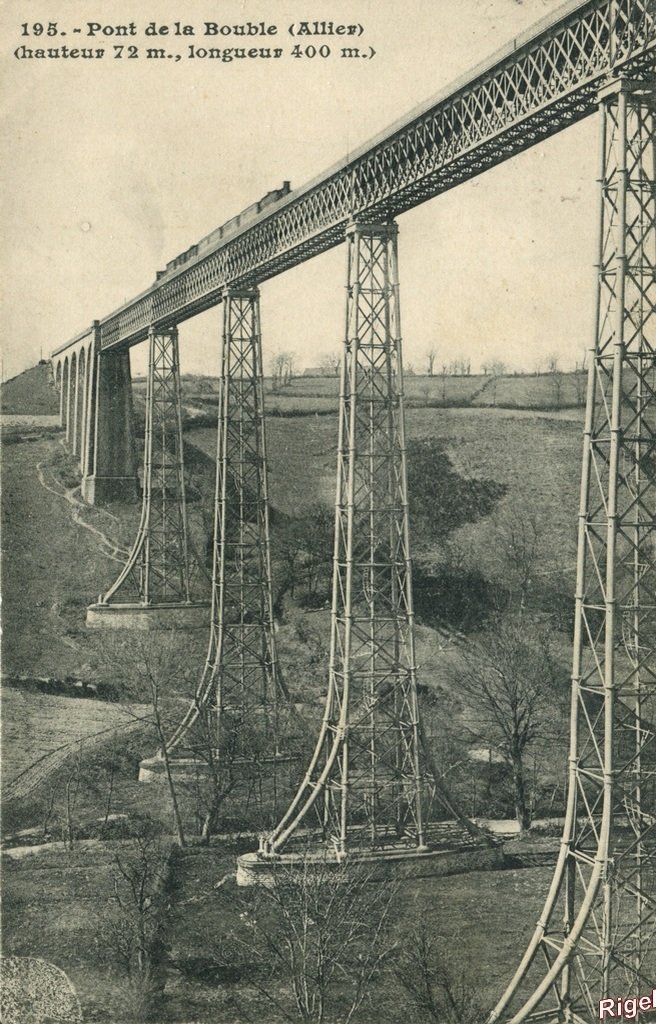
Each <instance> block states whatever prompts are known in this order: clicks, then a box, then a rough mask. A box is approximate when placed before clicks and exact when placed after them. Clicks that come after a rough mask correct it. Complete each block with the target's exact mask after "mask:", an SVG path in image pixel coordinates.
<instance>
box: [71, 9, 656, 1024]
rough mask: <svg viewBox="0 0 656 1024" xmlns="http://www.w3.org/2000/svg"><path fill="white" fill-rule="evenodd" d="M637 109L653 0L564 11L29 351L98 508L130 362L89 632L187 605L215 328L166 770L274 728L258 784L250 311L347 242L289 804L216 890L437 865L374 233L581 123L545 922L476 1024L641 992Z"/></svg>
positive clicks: (580, 1013) (651, 42)
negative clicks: (595, 187)
mask: <svg viewBox="0 0 656 1024" xmlns="http://www.w3.org/2000/svg"><path fill="white" fill-rule="evenodd" d="M655 96H656V3H655V2H654V0H584V2H578V0H576V2H570V3H566V4H565V5H564V6H563V7H561V8H560V9H559V10H558V11H557V12H555V13H554V14H552V15H550V16H549V17H548V18H546V19H544V20H543V21H542V22H540V23H539V24H538V25H536V26H535V27H534V29H533V30H532V31H531V32H529V33H527V34H525V35H523V36H521V37H519V38H517V39H514V40H513V41H512V42H511V43H510V44H509V45H508V46H507V47H506V48H504V49H503V50H501V51H499V52H498V53H496V54H495V55H494V56H493V57H492V58H491V59H490V60H489V61H487V62H486V63H485V64H484V65H482V66H480V67H477V68H475V69H474V70H473V71H472V72H470V73H469V74H467V75H466V76H464V77H463V78H462V79H460V80H459V81H457V82H455V83H453V85H452V86H451V87H450V88H449V89H447V90H445V91H444V92H443V93H441V94H440V95H438V96H436V97H434V98H433V99H431V100H430V101H428V102H427V103H425V104H424V105H422V106H421V107H419V108H417V109H415V110H413V111H412V112H411V113H410V114H409V115H408V116H407V117H405V118H403V119H402V120H401V121H399V122H397V123H396V124H394V125H392V126H391V127H390V128H388V129H387V130H386V131H385V132H383V133H382V134H381V135H380V136H379V137H377V138H376V139H374V140H372V141H371V142H370V143H368V144H367V145H365V146H363V147H362V148H361V149H360V150H359V151H357V152H356V153H354V154H351V155H350V156H349V157H348V159H346V160H344V161H343V162H342V163H340V164H337V165H336V166H334V167H332V168H330V169H329V170H328V171H326V172H325V173H324V174H322V175H321V176H319V177H318V178H316V179H315V180H313V181H311V182H310V183H308V184H307V185H305V186H304V187H302V188H300V189H295V190H293V191H291V192H289V194H286V195H284V196H282V197H281V198H280V199H279V200H276V202H274V203H272V204H271V205H266V206H265V207H264V208H262V209H260V208H259V207H257V208H256V209H255V210H253V209H252V208H250V214H249V216H248V217H243V218H242V217H240V218H238V222H237V223H235V222H234V221H233V222H232V223H231V228H230V230H227V231H219V230H218V229H217V231H215V232H213V233H212V235H210V236H208V238H207V239H204V240H202V241H201V242H200V243H199V244H198V246H193V247H192V249H191V250H189V251H188V252H187V253H184V254H181V256H180V257H178V258H177V259H176V260H175V261H173V263H174V264H175V265H174V266H172V267H169V268H167V271H165V272H163V273H161V274H159V275H158V277H157V280H156V281H155V282H154V284H153V285H152V286H151V287H150V288H149V289H147V290H146V291H145V292H143V293H142V294H140V295H138V296H137V297H136V298H135V299H133V300H132V301H131V302H129V303H127V304H126V305H125V306H123V307H122V308H121V309H119V310H117V311H115V312H114V313H111V314H109V315H108V316H106V317H105V318H104V319H102V320H99V321H97V322H95V323H94V324H93V325H92V326H91V327H90V328H89V329H88V330H87V331H86V332H83V333H82V334H80V335H79V336H78V337H76V338H74V339H72V340H71V341H69V342H67V343H66V344H64V345H62V346H61V347H60V348H58V349H57V350H56V351H55V352H53V354H52V362H53V368H54V373H55V378H56V380H57V381H58V383H59V384H60V387H61V411H62V426H63V427H65V429H66V434H67V438H68V441H69V444H70V446H71V449H72V451H74V452H75V454H76V455H78V456H79V458H80V465H81V469H82V488H83V493H84V495H85V497H86V499H87V500H88V501H90V502H94V503H96V502H98V503H99V502H108V501H112V500H116V499H125V498H130V497H136V495H137V491H138V482H137V474H136V470H135V453H134V435H133V428H132V410H131V386H130V371H129V349H130V347H131V346H133V345H136V344H139V343H141V342H143V341H145V340H146V339H148V343H149V352H150V359H149V376H148V391H147V408H146V437H145V449H144V473H143V504H142V518H141V524H140V527H139V531H138V536H137V539H136V541H135V545H134V548H133V551H132V553H131V555H130V558H129V559H128V562H127V563H126V566H125V568H124V569H123V571H122V573H121V574H120V575H119V577H118V579H117V580H116V581H115V583H114V584H113V586H112V587H110V589H109V590H108V591H107V592H106V593H105V595H104V596H103V598H102V599H101V601H100V602H99V606H97V607H96V609H95V612H93V613H92V617H91V619H90V620H89V621H90V624H94V620H93V615H94V614H95V615H96V617H97V618H102V617H103V615H104V616H106V622H107V623H108V624H111V622H112V615H113V614H114V613H116V612H117V610H119V609H120V608H121V607H122V608H123V609H125V608H126V607H128V608H131V609H135V608H138V609H140V610H141V611H142V612H143V613H144V615H145V616H148V615H151V614H153V613H154V612H157V613H163V612H166V611H167V610H179V609H180V608H182V607H184V606H188V605H189V603H190V593H189V573H188V547H187V537H186V515H185V495H184V474H183V459H184V455H183V448H182V436H181V422H180V393H179V367H178V335H177V328H178V325H179V324H180V323H182V322H183V321H184V320H186V319H188V318H190V317H192V316H194V315H195V314H197V313H199V312H201V311H203V310H205V309H208V308H210V307H212V306H215V305H218V304H221V305H222V309H223V344H222V356H221V359H222V363H221V397H220V404H219V430H218V448H217V474H216V501H215V521H214V560H213V588H212V610H211V627H210V641H209V648H208V655H207V660H206V664H205V668H204V670H203V672H202V674H201V678H200V682H199V684H198V688H197V692H196V695H195V698H194V700H193V701H192V703H191V705H190V708H189V711H188V713H187V715H186V716H185V717H184V719H183V721H182V722H181V723H180V726H179V727H178V729H177V730H176V731H175V733H174V735H173V736H172V737H171V741H170V744H169V746H170V749H171V750H173V751H175V750H176V749H177V750H178V751H179V753H180V755H181V756H182V755H183V754H185V755H186V754H188V753H189V751H190V749H191V751H192V753H193V746H194V744H193V735H194V729H195V728H197V726H198V724H199V722H200V721H202V720H203V716H204V714H205V712H208V711H209V713H210V716H211V718H212V721H213V723H214V727H215V729H216V732H215V734H214V735H215V737H216V751H217V756H218V758H219V764H220V758H221V749H222V748H221V743H222V740H221V736H222V735H225V731H226V728H227V727H228V725H227V723H228V724H229V722H230V720H231V718H232V719H233V720H234V719H235V717H236V719H237V721H244V720H245V719H251V720H252V718H253V717H254V715H255V714H256V713H257V714H258V715H260V716H261V718H262V721H267V722H269V723H273V724H271V726H270V727H271V729H272V732H271V737H272V738H271V751H272V756H271V764H272V766H273V767H272V771H274V769H275V765H276V763H277V757H278V745H277V739H276V737H275V735H274V730H275V721H276V716H277V709H278V708H279V707H280V706H281V702H284V701H286V700H287V697H288V694H287V692H286V687H285V684H284V680H282V678H281V674H280V671H279V667H278V663H277V656H276V651H275V637H274V629H273V613H272V606H271V568H270V552H269V530H268V502H267V481H266V446H265V440H264V427H265V418H264V408H263V396H262V360H261V327H260V315H259V291H258V289H259V286H260V285H261V284H262V283H263V282H264V281H266V280H267V279H268V278H270V277H272V276H274V275H276V274H279V273H281V272H283V271H285V270H286V269H288V268H289V267H292V266H294V265H296V264H298V263H300V262H302V261H304V260H307V259H310V258H311V257H313V256H315V255H317V254H318V253H321V252H323V251H325V250H327V249H329V248H331V247H332V246H336V245H339V244H341V243H345V248H346V252H347V268H348V269H347V317H346V337H345V344H344V353H343V359H342V369H341V390H340V412H339V438H338V460H337V500H336V508H335V549H334V562H333V598H332V610H331V645H330V663H329V666H328V693H327V698H326V707H325V711H324V717H323V721H322V724H321V728H320V731H319V736H318V739H317V744H316V748H315V751H314V754H313V755H312V757H311V760H310V764H309V766H308V768H307V770H306V772H305V774H304V776H303V777H302V779H299V783H298V790H297V792H296V795H295V796H294V797H293V799H292V800H291V803H290V804H289V807H288V809H287V810H286V812H285V813H284V814H283V815H282V816H281V817H280V818H279V821H278V824H277V825H276V827H275V828H273V829H271V830H270V831H269V832H268V833H267V834H266V836H264V837H263V840H262V843H261V846H260V849H259V851H257V852H256V853H255V852H254V853H253V854H249V855H245V856H243V857H242V858H240V862H239V870H238V877H240V878H241V880H242V881H243V882H253V881H258V880H259V881H263V880H264V881H267V880H270V879H271V877H272V876H273V875H275V871H276V870H277V869H278V868H279V866H280V865H281V864H287V865H288V866H292V865H294V864H295V863H298V858H299V854H298V842H299V837H300V836H301V835H303V834H306V832H307V827H308V825H309V824H310V823H312V822H314V821H316V820H318V821H319V822H320V826H321V828H320V831H319V834H318V838H317V846H316V849H315V851H314V852H315V853H316V855H317V856H321V857H323V858H324V859H328V860H329V861H330V862H331V863H334V864H338V863H340V862H341V861H343V860H344V858H351V859H353V860H355V861H358V860H365V861H366V862H367V863H369V864H371V863H373V862H374V861H375V862H376V863H377V864H378V866H379V867H380V866H381V865H382V866H383V867H386V868H389V869H390V870H391V869H392V868H393V869H397V870H401V871H404V870H414V869H416V868H417V869H418V870H422V865H425V864H426V863H427V861H428V860H430V859H431V858H433V862H434V863H437V862H438V861H439V859H440V857H442V856H443V855H446V856H447V859H448V856H449V855H450V852H452V851H449V850H448V849H445V848H444V846H443V845H442V846H440V843H439V840H436V839H435V831H434V829H433V830H431V829H432V825H431V820H430V813H429V811H430V807H431V806H433V805H434V804H435V803H436V802H438V803H439V802H440V801H441V802H442V805H443V809H444V806H445V805H446V806H447V810H449V808H448V799H447V798H446V797H445V794H444V793H441V792H439V787H438V786H437V785H436V781H435V773H434V772H432V771H431V764H430V760H431V754H430V750H428V749H427V745H426V742H425V740H424V739H423V735H422V731H421V722H420V718H419V714H418V706H417V687H416V666H415V659H414V641H413V609H412V583H411V559H410V548H409V531H408V511H407V484H406V468H405V440H404V416H403V386H402V381H403V373H402V353H401V341H400V325H399V308H398V296H399V278H398V266H397V246H396V224H395V218H396V217H398V216H399V215H400V214H402V213H403V212H404V211H406V210H408V209H410V208H411V207H413V206H416V205H418V204H420V203H423V202H425V201H427V200H429V199H431V198H433V197H435V196H437V195H439V194H440V193H442V192H445V191H447V190H448V189H451V188H454V187H456V186H457V185H459V184H460V183H462V182H464V181H466V180H468V179H470V178H472V177H474V176H475V175H478V174H480V173H482V172H484V171H485V170H486V169H487V168H489V167H492V166H494V165H496V164H498V163H500V162H501V161H504V160H507V159H510V158H512V157H513V156H514V155H516V154H517V153H519V152H521V151H522V150H524V149H526V148H527V147H529V146H532V145H534V144H535V143H537V142H539V141H541V140H542V139H544V138H546V137H548V136H550V135H553V134H554V133H556V132H559V131H561V130H563V129H566V128H568V127H569V126H570V125H572V124H574V123H575V122H576V121H579V120H580V119H582V118H585V117H588V116H590V115H592V114H595V115H596V116H597V118H598V120H599V139H600V171H599V245H598V282H597V290H596V295H595V297H594V304H595V309H596V321H595V323H596V326H595V336H594V338H593V340H592V343H591V346H590V360H589V367H590V369H589V377H588V393H587V405H586V421H585V429H584V437H583V460H582V474H581V501H580V514H579V520H578V559H577V580H576V593H575V595H574V598H575V627H574V637H573V657H572V687H571V729H570V748H569V757H568V796H567V806H566V817H565V824H564V828H563V835H562V840H561V845H560V852H559V856H558V862H557V865H556V868H555V872H554V877H553V881H552V884H551V887H550V889H549V892H548V894H547V897H546V900H545V905H544V909H543V912H542V914H541V915H540V918H539V920H538V922H537V924H536V927H535V931H534V933H533V936H532V938H531V940H530V942H529V945H528V947H527V950H526V953H525V955H524V957H523V958H522V961H521V963H520V965H519V966H518V968H517V971H516V973H515V975H514V977H513V978H512V979H511V980H510V982H509V984H508V986H507V988H506V990H505V992H504V994H503V995H502V997H501V998H500V1000H499V1002H498V1004H497V1007H496V1008H495V1010H494V1011H493V1013H492V1015H491V1017H490V1022H493V1021H499V1022H501V1021H503V1022H507V1024H520V1022H523V1021H535V1022H537V1021H543V1022H546V1024H592V1022H593V1021H594V1020H596V1019H598V1017H599V1003H600V1000H606V1003H605V1005H606V1007H608V1005H609V1003H610V1002H613V997H616V996H617V995H618V994H619V993H620V992H629V991H630V993H631V994H633V993H637V992H639V993H641V994H642V993H645V994H646V993H649V992H650V991H651V989H652V987H653V982H654V978H656V949H655V944H654V935H656V720H655V708H656V622H655V618H656V561H655V559H654V551H655V550H656V474H655V466H656V457H655V455H656V187H655V149H656V129H655V117H656V112H655V108H656V99H655ZM235 495H236V498H235ZM231 503H232V504H233V505H234V504H236V505H237V506H238V511H237V513H236V520H237V523H236V526H235V525H234V518H235V512H234V508H233V509H232V510H231V511H232V515H233V525H232V527H231V529H227V528H226V523H227V513H228V511H229V507H230V506H231ZM107 616H108V617H107ZM187 760H188V759H187ZM157 762H158V759H157V758H154V759H151V763H150V765H148V766H147V771H148V772H150V773H151V774H156V773H157V771H158V764H157ZM192 763H193V757H192ZM427 797H430V799H427ZM490 941H494V938H493V937H491V939H490ZM627 984H628V985H629V988H627V987H626V986H627Z"/></svg>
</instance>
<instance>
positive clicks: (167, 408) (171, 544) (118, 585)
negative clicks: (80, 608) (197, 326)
mask: <svg viewBox="0 0 656 1024" xmlns="http://www.w3.org/2000/svg"><path fill="white" fill-rule="evenodd" d="M190 588H191V578H190V559H189V544H188V536H187V510H186V500H185V482H184V455H183V446H182V418H181V408H180V364H179V360H178V332H177V330H176V329H171V330H168V331H156V330H155V329H151V331H150V339H149V361H148V383H147V390H146V431H145V443H144V465H143V502H142V508H141V521H140V524H139V529H138V531H137V538H136V540H135V543H134V545H133V547H132V551H131V552H130V555H129V558H128V560H127V562H126V564H125V567H124V568H123V570H122V572H121V573H120V575H119V576H118V578H117V580H116V581H115V583H114V584H113V585H112V586H111V587H110V589H109V590H108V591H107V593H106V594H104V595H103V596H102V597H101V599H100V603H101V604H120V603H128V604H129V603H134V602H136V603H139V604H142V605H146V606H147V605H152V604H182V603H189V601H190Z"/></svg>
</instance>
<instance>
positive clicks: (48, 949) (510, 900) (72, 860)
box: [4, 844, 550, 1024]
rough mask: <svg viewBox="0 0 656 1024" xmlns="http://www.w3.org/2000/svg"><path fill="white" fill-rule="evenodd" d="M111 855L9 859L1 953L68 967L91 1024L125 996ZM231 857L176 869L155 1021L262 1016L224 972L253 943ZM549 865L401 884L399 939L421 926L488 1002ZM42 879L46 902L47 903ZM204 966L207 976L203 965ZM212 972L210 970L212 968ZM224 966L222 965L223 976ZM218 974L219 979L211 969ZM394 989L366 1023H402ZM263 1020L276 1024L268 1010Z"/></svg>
mask: <svg viewBox="0 0 656 1024" xmlns="http://www.w3.org/2000/svg"><path fill="white" fill-rule="evenodd" d="M113 855H114V849H113V848H112V845H111V844H106V845H105V847H104V848H103V847H96V848H94V850H93V851H92V852H84V851H83V850H82V848H78V850H77V851H76V850H75V849H74V850H73V851H72V852H68V851H63V850H60V851H59V852H52V853H48V854H39V855H38V856H33V857H28V858H24V859H23V860H22V861H20V862H9V863H8V864H7V866H6V868H5V892H6V897H5V899H6V903H5V908H4V916H5V935H4V946H5V953H6V954H13V955H22V956H25V955H31V956H42V957H44V958H45V959H47V960H51V961H52V962H54V963H56V964H58V965H59V966H60V967H62V968H63V969H64V970H66V971H67V972H68V973H69V975H70V977H71V980H72V981H73V983H74V985H75V986H76V987H77V990H78V992H79V994H80V997H81V999H82V1003H83V1008H84V1011H85V1019H93V1020H111V1021H114V1020H115V1019H116V1018H115V1016H114V1015H113V1013H112V1011H113V1010H115V1008H116V1006H117V1005H118V1002H119V992H118V990H117V988H116V987H115V984H114V983H113V982H112V980H111V977H110V975H109V972H108V963H107V956H106V951H105V949H104V948H103V944H102V940H100V941H99V934H98V931H99V929H98V925H99V919H100V917H101V916H102V913H103V910H104V907H105V906H106V905H107V898H108V896H109V895H110V892H111V875H112V861H113ZM234 856H235V855H234V853H232V852H229V851H226V852H224V853H222V852H221V851H219V850H217V849H210V850H206V851H202V850H196V851H190V852H189V853H188V854H187V855H186V857H185V858H184V859H183V860H182V861H181V862H180V863H178V865H177V868H176V891H175V892H174V895H173V898H172V906H171V913H170V916H169V917H168V919H167V935H166V936H165V941H166V943H167V946H168V949H169V968H168V970H167V984H166V996H165V1003H164V1006H163V1008H162V1010H161V1011H160V1012H159V1013H158V1015H157V1019H158V1020H162V1021H164V1020H166V1021H189V1020H197V1021H208V1022H209V1021H212V1022H213V1024H246V1022H248V1021H249V1020H251V1021H252V1020H258V1019H262V1018H261V1017H259V1016H258V1013H257V1010H258V1007H259V1009H260V1010H261V1009H262V1002H261V1000H259V999H258V998H257V995H256V993H255V992H254V991H253V990H252V989H250V988H249V986H248V982H247V976H246V977H245V978H244V979H242V980H241V981H239V980H236V979H235V978H232V979H231V977H230V974H229V973H228V972H225V971H224V972H223V973H222V972H221V970H220V965H221V964H222V963H223V964H226V963H235V961H236V962H237V963H239V962H240V960H242V959H243V954H240V951H239V946H238V945H237V944H236V942H235V937H239V938H242V939H243V940H245V941H246V942H248V939H249V936H248V932H247V919H246V924H245V923H244V919H243V918H241V917H240V911H241V907H240V903H239V902H238V901H239V899H240V894H238V893H237V892H236V890H235V888H234V883H229V884H228V885H227V886H224V887H223V888H220V889H218V890H217V889H216V888H215V886H216V884H217V882H218V881H219V880H220V879H221V878H223V877H224V876H225V875H226V874H227V873H230V872H232V871H233V870H234ZM549 876H550V869H548V868H530V869H524V870H517V871H515V870H513V871H503V872H484V873H473V874H469V875H459V876H458V875H457V876H452V877H449V878H443V879H422V880H418V881H412V882H404V883H402V886H401V890H400V897H401V900H400V907H399V916H398V920H397V922H396V925H395V929H396V932H397V937H398V941H399V942H400V943H402V942H403V937H404V935H405V934H407V933H408V932H409V931H411V930H412V929H413V928H416V927H417V926H418V925H419V924H420V922H421V921H424V922H425V924H426V926H427V928H428V931H429V933H430V934H431V935H433V936H434V937H435V939H436V941H437V942H438V944H439V946H440V947H442V948H443V949H446V950H448V951H449V952H450V953H451V954H452V955H453V956H454V958H457V960H458V965H459V967H460V968H461V969H462V970H463V971H464V972H465V974H466V975H467V976H468V979H469V983H470V984H471V985H472V986H473V985H475V986H476V990H477V994H478V996H479V998H480V1001H481V1003H483V1004H487V1005H489V1004H491V1003H492V1002H493V1001H494V1000H495V998H496V997H498V995H499V994H500V992H501V990H502V988H503V985H504V983H505V981H506V980H507V979H508V978H509V976H510V972H511V970H512V968H513V966H514V964H515V963H516V962H517V960H518V958H519V956H520V955H521V953H522V952H523V949H524V948H525V945H526V940H527V939H528V937H529V935H530V933H531V930H532V927H533V923H534V921H535V919H536V917H537V914H538V912H539V910H540V908H541V905H542V901H543V898H544V895H545V892H546V888H547V885H548V881H549ZM46 878H47V884H48V892H49V897H48V900H47V902H44V901H43V896H42V893H43V882H44V879H46ZM203 965H204V966H205V968H206V972H205V978H204V980H203V981H201V980H200V978H199V977H198V968H199V967H202V966H203ZM208 967H209V968H210V970H207V968H208ZM217 967H218V968H219V969H218V970H217ZM212 968H213V969H214V970H212ZM398 999H399V992H398V988H397V987H396V985H395V984H394V983H393V982H392V981H391V979H389V978H386V977H382V978H380V979H379V981H378V984H377V986H376V990H375V993H374V995H373V998H372V1001H371V1003H370V1004H365V1006H364V1008H363V1010H362V1011H361V1013H360V1014H359V1015H358V1018H357V1019H358V1020H359V1021H360V1022H361V1024H378V1022H384V1024H396V1022H397V1021H398V1020H399V1019H400V1016H399V1013H398ZM267 1019H268V1020H270V1021H271V1022H272V1024H278V1022H279V1020H280V1019H281V1018H279V1017H277V1016H276V1014H275V1011H274V1009H273V1008H272V1007H267Z"/></svg>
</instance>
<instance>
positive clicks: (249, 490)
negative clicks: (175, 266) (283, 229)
mask: <svg viewBox="0 0 656 1024" xmlns="http://www.w3.org/2000/svg"><path fill="white" fill-rule="evenodd" d="M267 487H268V485H267V471H266V445H265V432H264V398H263V380H262V344H261V336H260V306H259V293H258V291H257V289H230V290H229V291H228V292H227V293H226V295H225V301H224V304H223V343H222V356H221V391H220V395H219V424H218V440H217V457H216V494H215V505H214V509H215V512H214V548H213V568H212V611H211V617H212V618H211V631H210V640H209V647H208V652H207V659H206V662H205V667H204V670H203V673H202V676H201V680H200V682H199V685H198V688H197V691H196V695H195V698H194V701H193V703H192V704H191V706H190V708H189V710H188V712H187V714H186V716H185V717H184V719H183V721H182V722H181V723H180V725H179V726H178V728H177V729H176V731H175V733H174V734H173V736H172V738H171V741H170V744H169V746H170V747H171V748H173V747H179V746H184V747H187V748H191V749H193V748H194V744H195V742H196V739H197V737H196V739H195V735H194V726H195V725H196V723H198V720H199V718H202V720H203V725H204V727H205V726H207V727H209V728H210V729H211V730H212V733H211V734H212V741H213V743H214V747H215V750H216V752H217V753H218V762H217V763H218V764H221V757H222V754H224V753H225V751H224V747H225V744H226V743H227V742H228V740H229V742H230V744H231V749H230V758H231V760H232V761H233V762H234V761H235V760H236V759H239V758H242V759H243V760H244V761H245V762H248V761H249V759H252V755H253V750H252V749H249V743H252V742H254V737H253V733H252V730H251V731H250V732H249V730H248V728H247V726H248V725H251V726H252V725H253V724H254V721H255V719H254V716H255V717H257V716H258V715H260V714H261V715H262V716H264V717H263V718H262V723H263V728H262V729H260V730H259V735H260V739H261V738H262V735H263V734H266V739H267V742H268V750H267V756H269V757H270V758H274V759H275V756H276V754H277V732H276V730H277V723H278V700H279V697H280V696H281V695H282V696H284V697H285V698H286V697H287V690H286V687H285V685H284V682H283V680H282V676H281V674H280V670H279V666H278V659H277V654H276V644H275V637H274V620H273V601H272V585H271V554H270V539H269V511H268V491H267ZM240 734H241V736H240ZM235 744H236V745H237V747H235ZM240 744H242V745H243V747H244V749H243V750H242V749H241V747H240V746H239V745H240Z"/></svg>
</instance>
